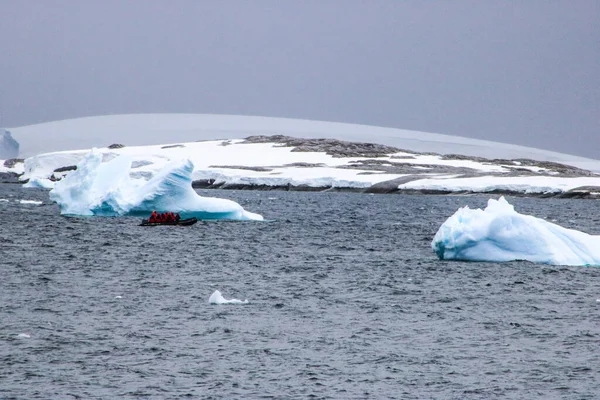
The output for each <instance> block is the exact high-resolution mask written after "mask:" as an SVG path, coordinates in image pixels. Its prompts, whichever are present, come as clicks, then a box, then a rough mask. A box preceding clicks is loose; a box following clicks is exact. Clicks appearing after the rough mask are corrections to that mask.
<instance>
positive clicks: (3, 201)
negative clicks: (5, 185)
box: [0, 199, 9, 203]
mask: <svg viewBox="0 0 600 400" xmlns="http://www.w3.org/2000/svg"><path fill="white" fill-rule="evenodd" d="M8 201H9V200H8V199H0V203H8Z"/></svg>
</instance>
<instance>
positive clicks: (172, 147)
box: [161, 144, 185, 149]
mask: <svg viewBox="0 0 600 400" xmlns="http://www.w3.org/2000/svg"><path fill="white" fill-rule="evenodd" d="M176 147H185V146H184V145H182V144H170V145H168V146H163V147H161V149H174V148H176Z"/></svg>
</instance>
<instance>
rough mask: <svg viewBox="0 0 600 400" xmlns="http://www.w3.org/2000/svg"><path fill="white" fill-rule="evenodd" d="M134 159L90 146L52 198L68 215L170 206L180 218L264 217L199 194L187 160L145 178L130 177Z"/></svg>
mask: <svg viewBox="0 0 600 400" xmlns="http://www.w3.org/2000/svg"><path fill="white" fill-rule="evenodd" d="M105 156H106V158H107V160H105V161H103V158H104V157H105ZM131 163H132V158H131V157H129V156H126V155H119V156H115V155H114V154H107V155H103V154H102V152H100V151H99V150H97V149H92V151H90V152H89V153H88V154H87V155H85V156H84V157H83V158H82V159H81V161H80V162H79V163H78V164H77V169H75V170H74V171H72V172H71V173H69V174H68V175H67V176H66V177H65V178H63V179H62V180H60V181H59V182H56V183H55V185H54V188H53V189H52V190H51V191H50V200H52V201H55V202H56V203H57V204H58V205H59V206H60V209H61V214H67V215H89V216H91V215H98V216H123V215H129V216H147V215H149V214H150V213H151V212H152V210H159V211H166V210H168V211H173V212H178V213H180V214H181V216H182V218H191V217H196V218H198V219H232V220H262V219H263V217H262V216H261V215H258V214H254V213H251V212H248V211H246V210H244V209H243V208H242V206H240V205H239V204H238V203H236V202H234V201H231V200H227V199H218V198H207V197H202V196H199V195H198V194H197V193H196V192H195V191H194V189H193V188H192V185H191V183H192V172H193V170H194V164H193V163H192V162H191V161H190V160H189V159H182V160H174V161H171V162H169V163H167V164H166V165H165V166H164V167H163V168H162V169H161V170H159V171H157V172H156V174H154V175H153V176H152V178H150V179H149V180H147V181H146V180H145V179H142V178H140V179H133V178H131V176H130V171H131Z"/></svg>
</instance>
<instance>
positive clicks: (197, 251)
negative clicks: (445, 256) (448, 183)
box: [0, 185, 600, 399]
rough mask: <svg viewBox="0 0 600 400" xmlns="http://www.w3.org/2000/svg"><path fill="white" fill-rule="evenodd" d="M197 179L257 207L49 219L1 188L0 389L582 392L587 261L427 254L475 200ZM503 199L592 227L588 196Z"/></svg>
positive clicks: (229, 394)
mask: <svg viewBox="0 0 600 400" xmlns="http://www.w3.org/2000/svg"><path fill="white" fill-rule="evenodd" d="M200 193H202V194H203V195H208V196H216V197H223V198H229V199H232V200H235V201H237V202H239V203H240V204H242V205H243V206H244V207H245V208H246V209H247V210H249V211H252V212H258V213H261V214H262V215H263V216H264V217H265V218H267V219H270V220H272V221H271V222H200V223H198V224H196V225H194V226H191V227H140V226H138V224H139V219H136V218H66V217H62V216H60V215H59V213H58V208H57V206H56V205H54V204H51V203H50V202H49V201H48V194H47V191H44V190H35V189H23V188H21V187H19V186H16V185H0V296H1V302H0V398H2V399H13V398H14V399H71V398H73V399H114V398H120V399H179V398H186V399H187V398H192V399H196V398H198V399H223V398H226V399H265V398H267V399H268V398H270V399H305V398H313V399H496V398H498V399H500V398H501V399H597V398H599V396H600V268H594V267H556V266H543V265H535V264H531V263H528V262H511V263H504V264H493V263H466V262H447V261H439V260H438V259H437V258H436V257H435V255H434V253H433V251H432V250H431V247H430V242H431V239H432V238H433V235H434V234H435V232H436V231H437V229H438V227H439V226H440V224H441V223H442V222H443V221H444V220H445V219H446V218H447V217H448V216H450V215H451V214H452V213H454V211H456V209H457V208H458V207H462V206H464V205H467V204H468V205H469V206H470V207H482V206H485V204H486V202H487V199H488V198H489V196H416V195H415V196H405V195H365V194H345V193H300V192H279V191H271V192H255V191H202V192H200ZM4 200H7V201H4ZM17 200H34V201H41V204H39V203H21V202H18V201H17ZM509 201H510V202H511V203H513V204H515V206H516V209H517V210H518V211H519V212H521V213H526V214H531V215H535V216H538V217H541V218H546V219H548V220H551V221H554V222H556V223H558V224H560V225H562V226H565V227H568V228H574V229H578V230H581V231H584V232H588V233H591V234H600V201H594V200H569V199H535V198H509ZM215 290H219V291H221V292H222V294H223V296H225V297H226V298H236V299H241V300H243V299H248V301H249V303H248V304H242V305H240V304H237V305H211V304H209V303H208V298H209V297H210V295H211V294H212V293H213V292H214V291H215Z"/></svg>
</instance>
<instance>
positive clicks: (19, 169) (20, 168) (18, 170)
mask: <svg viewBox="0 0 600 400" xmlns="http://www.w3.org/2000/svg"><path fill="white" fill-rule="evenodd" d="M4 161H5V160H0V172H14V173H15V174H22V173H23V172H24V171H25V166H24V164H23V163H21V162H19V163H16V164H15V166H14V167H12V168H8V167H5V166H4Z"/></svg>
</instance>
